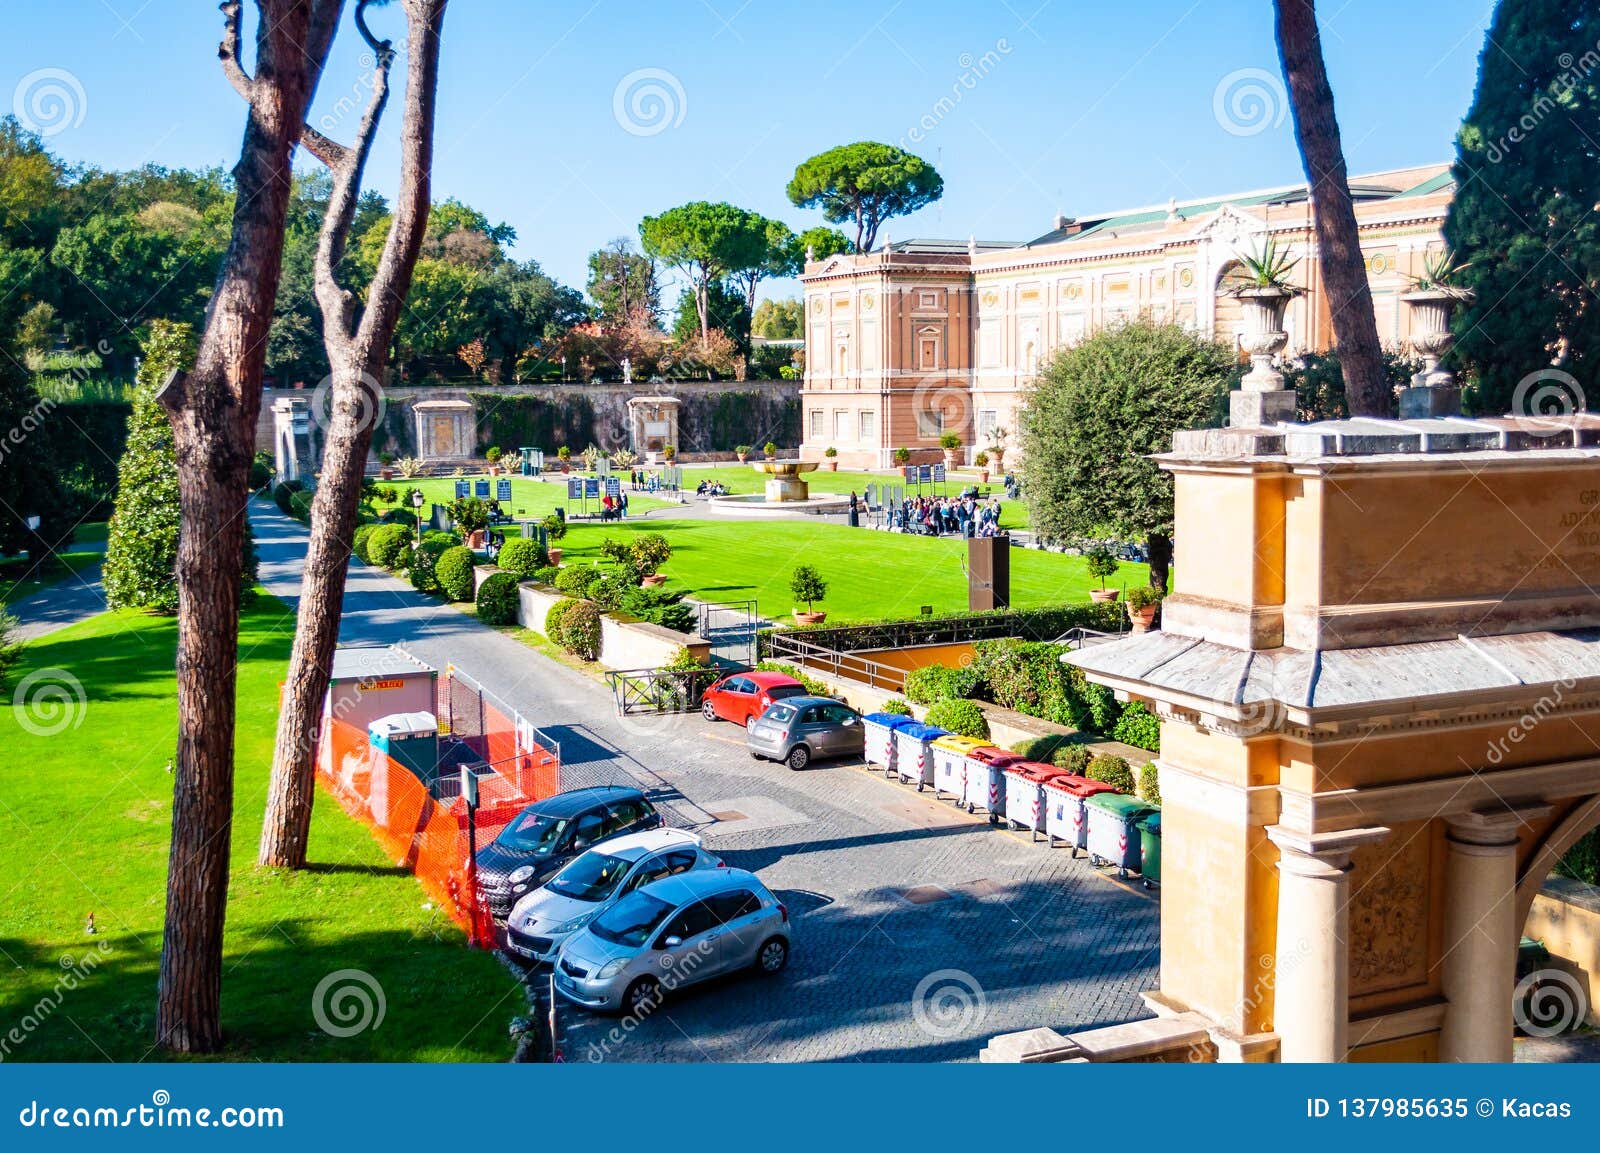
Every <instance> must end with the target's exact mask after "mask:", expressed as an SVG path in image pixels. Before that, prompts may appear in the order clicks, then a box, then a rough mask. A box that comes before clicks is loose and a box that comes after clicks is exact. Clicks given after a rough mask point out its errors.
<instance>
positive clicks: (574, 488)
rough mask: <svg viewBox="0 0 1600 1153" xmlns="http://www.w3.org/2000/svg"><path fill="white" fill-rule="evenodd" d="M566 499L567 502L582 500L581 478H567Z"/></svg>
mask: <svg viewBox="0 0 1600 1153" xmlns="http://www.w3.org/2000/svg"><path fill="white" fill-rule="evenodd" d="M567 499H568V500H582V499H583V478H582V477H578V476H569V477H568V478H567Z"/></svg>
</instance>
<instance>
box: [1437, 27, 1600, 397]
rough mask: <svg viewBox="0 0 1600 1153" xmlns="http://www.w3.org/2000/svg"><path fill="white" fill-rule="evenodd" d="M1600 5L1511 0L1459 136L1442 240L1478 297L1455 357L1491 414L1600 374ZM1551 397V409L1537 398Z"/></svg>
mask: <svg viewBox="0 0 1600 1153" xmlns="http://www.w3.org/2000/svg"><path fill="white" fill-rule="evenodd" d="M1597 43H1600V9H1596V7H1595V5H1594V3H1593V0H1517V2H1516V3H1511V2H1502V3H1501V4H1500V5H1499V7H1498V8H1497V9H1496V11H1495V15H1494V22H1493V25H1492V26H1491V27H1490V29H1489V34H1488V39H1487V40H1486V41H1485V43H1484V48H1483V54H1482V55H1481V56H1480V58H1479V71H1478V91H1477V93H1476V95H1475V96H1474V97H1473V102H1472V109H1471V111H1469V112H1468V114H1467V118H1466V120H1465V121H1463V123H1462V125H1461V130H1460V132H1459V133H1458V135H1457V138H1456V160H1455V169H1454V176H1455V181H1456V194H1455V200H1454V203H1452V204H1451V206H1450V214H1449V216H1448V218H1447V219H1446V221H1445V228H1444V233H1445V239H1446V240H1447V241H1448V242H1449V244H1450V246H1451V248H1452V249H1453V250H1454V253H1455V256H1456V259H1457V260H1460V261H1464V262H1466V263H1467V267H1466V268H1465V269H1464V270H1463V272H1462V273H1461V274H1460V275H1459V277H1458V279H1457V281H1456V282H1457V283H1459V284H1461V285H1462V286H1463V287H1466V288H1470V289H1472V290H1473V293H1474V298H1473V299H1472V300H1471V301H1470V302H1469V303H1466V304H1464V305H1463V306H1462V307H1461V308H1460V310H1459V311H1458V312H1457V314H1456V319H1455V326H1454V327H1455V331H1456V334H1457V345H1456V349H1457V353H1458V355H1459V357H1460V359H1461V361H1462V363H1463V365H1464V366H1465V367H1467V368H1468V369H1469V370H1470V371H1471V374H1472V376H1473V377H1475V378H1476V379H1475V382H1474V387H1472V388H1471V389H1470V390H1469V392H1468V400H1469V403H1470V404H1471V405H1472V408H1473V409H1474V411H1476V412H1479V413H1483V414H1485V415H1492V414H1499V413H1505V412H1508V411H1514V410H1516V409H1520V410H1521V414H1522V415H1528V414H1530V413H1531V412H1532V411H1534V410H1536V409H1538V408H1540V407H1542V404H1543V403H1549V401H1550V400H1552V399H1554V400H1555V402H1556V407H1557V409H1559V408H1560V407H1571V405H1572V404H1575V403H1577V402H1578V401H1579V400H1581V390H1580V391H1579V392H1578V395H1576V396H1569V397H1568V398H1567V400H1566V401H1561V400H1559V398H1554V397H1553V394H1551V393H1549V391H1548V390H1547V389H1542V388H1539V387H1533V386H1537V385H1540V384H1542V383H1544V382H1542V381H1540V380H1538V379H1537V378H1536V379H1534V380H1533V381H1531V382H1530V385H1524V386H1523V388H1522V389H1521V390H1520V394H1519V389H1518V385H1519V384H1521V383H1522V382H1523V381H1528V380H1529V378H1530V377H1531V376H1533V375H1534V374H1538V373H1540V372H1541V371H1543V370H1547V369H1549V368H1551V367H1555V368H1558V369H1560V370H1562V371H1564V372H1566V373H1569V374H1571V376H1572V377H1574V378H1575V379H1576V380H1577V381H1579V382H1590V381H1591V379H1592V375H1593V373H1594V371H1595V367H1596V365H1597V364H1600V308H1596V307H1595V286H1596V284H1597V282H1600V215H1597V214H1596V213H1595V209H1594V206H1595V204H1596V202H1597V201H1600V50H1597V49H1596V44H1597ZM1541 393H1543V395H1544V397H1545V398H1546V399H1545V401H1544V402H1541V400H1540V399H1539V395H1540V394H1541Z"/></svg>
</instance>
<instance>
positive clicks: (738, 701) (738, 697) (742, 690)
mask: <svg viewBox="0 0 1600 1153" xmlns="http://www.w3.org/2000/svg"><path fill="white" fill-rule="evenodd" d="M748 685H749V682H748V681H746V680H745V679H744V678H743V677H729V678H728V679H727V680H726V681H724V682H722V688H720V689H718V690H717V695H716V697H715V699H714V701H713V707H714V708H715V709H716V710H717V715H718V716H720V717H722V719H723V720H726V721H733V722H734V723H735V724H743V723H744V717H745V712H746V702H747V701H748V700H749V698H750V691H749V689H748V687H747V686H748Z"/></svg>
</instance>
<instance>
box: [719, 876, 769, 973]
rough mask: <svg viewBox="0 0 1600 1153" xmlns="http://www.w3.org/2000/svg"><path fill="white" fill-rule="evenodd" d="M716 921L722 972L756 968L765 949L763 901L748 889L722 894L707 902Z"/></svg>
mask: <svg viewBox="0 0 1600 1153" xmlns="http://www.w3.org/2000/svg"><path fill="white" fill-rule="evenodd" d="M706 903H707V904H708V905H710V906H711V914H712V916H713V917H715V918H716V921H717V927H716V928H715V929H714V930H713V932H714V933H715V934H716V938H715V939H716V946H717V955H718V970H717V971H718V972H721V973H726V972H730V971H732V970H735V969H745V968H748V967H749V966H751V965H753V964H755V961H756V950H757V949H759V948H760V947H761V942H762V940H763V938H762V931H763V925H762V917H761V898H760V897H758V896H756V894H755V893H754V891H752V890H751V889H748V888H738V889H730V890H729V891H728V892H726V893H718V894H717V895H716V896H715V897H712V898H711V899H710V900H709V901H707V902H706Z"/></svg>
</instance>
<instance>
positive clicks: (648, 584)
mask: <svg viewBox="0 0 1600 1153" xmlns="http://www.w3.org/2000/svg"><path fill="white" fill-rule="evenodd" d="M639 583H640V584H641V585H643V586H644V587H645V588H647V589H648V588H655V587H656V585H664V584H666V583H667V578H666V577H665V576H663V575H662V574H661V573H658V572H653V573H651V574H650V575H649V576H646V577H640V578H639Z"/></svg>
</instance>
